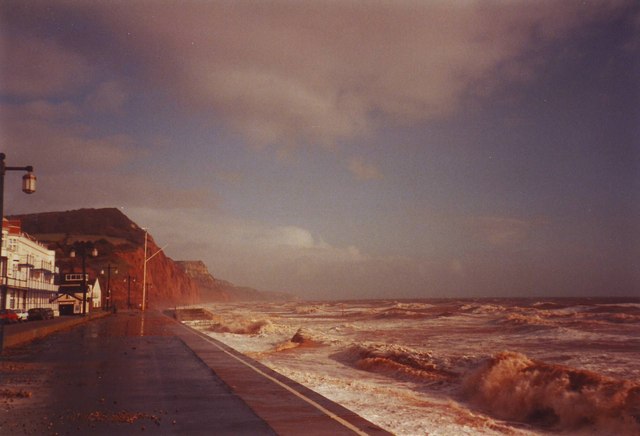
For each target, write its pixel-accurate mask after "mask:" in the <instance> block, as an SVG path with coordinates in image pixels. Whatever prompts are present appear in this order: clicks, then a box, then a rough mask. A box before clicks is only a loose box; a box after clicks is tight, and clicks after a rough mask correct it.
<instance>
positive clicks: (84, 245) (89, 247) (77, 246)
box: [69, 241, 98, 315]
mask: <svg viewBox="0 0 640 436" xmlns="http://www.w3.org/2000/svg"><path fill="white" fill-rule="evenodd" d="M76 254H78V255H80V257H81V258H82V315H86V314H87V265H86V261H87V256H89V255H90V256H92V257H96V256H97V255H98V249H97V248H96V247H95V246H94V245H93V242H91V241H76V242H74V243H73V245H72V248H71V253H69V255H70V256H71V257H76Z"/></svg>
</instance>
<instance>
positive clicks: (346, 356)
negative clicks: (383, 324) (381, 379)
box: [332, 344, 458, 383]
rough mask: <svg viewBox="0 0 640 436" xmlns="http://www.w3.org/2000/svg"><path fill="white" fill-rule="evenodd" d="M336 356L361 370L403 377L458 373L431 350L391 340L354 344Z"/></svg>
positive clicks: (428, 378)
mask: <svg viewBox="0 0 640 436" xmlns="http://www.w3.org/2000/svg"><path fill="white" fill-rule="evenodd" d="M332 357H333V358H334V359H336V360H339V361H342V362H344V363H347V364H349V365H352V366H354V367H356V368H358V369H361V370H365V371H369V372H375V373H381V374H384V375H387V376H390V377H394V378H398V379H402V380H407V379H408V380H412V381H417V382H426V383H434V382H435V383H442V382H446V381H451V380H453V379H455V378H456V377H457V376H458V374H457V373H455V372H453V371H449V370H447V369H446V364H445V363H444V362H439V361H438V359H437V358H435V357H434V356H433V355H432V354H431V353H428V352H419V351H416V350H412V349H410V348H407V347H401V346H394V345H388V344H368V345H353V346H351V347H349V348H348V349H346V350H345V351H342V352H339V353H336V354H334V355H333V356H332Z"/></svg>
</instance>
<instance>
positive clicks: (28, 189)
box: [0, 153, 36, 353]
mask: <svg viewBox="0 0 640 436" xmlns="http://www.w3.org/2000/svg"><path fill="white" fill-rule="evenodd" d="M5 158H6V155H5V154H4V153H0V221H2V222H3V221H4V175H5V173H6V172H7V171H26V172H27V174H25V175H24V176H23V177H22V191H23V192H24V193H25V194H33V193H34V192H36V176H34V175H33V167H32V166H31V165H29V166H26V167H8V166H6V164H5V162H4V159H5ZM3 227H4V225H3V224H0V269H1V271H0V280H2V282H1V283H0V309H6V307H5V306H6V304H7V285H6V282H7V281H6V275H7V266H6V265H5V263H4V262H3V261H2V228H3ZM3 346H4V323H2V322H0V353H1V352H2V348H3Z"/></svg>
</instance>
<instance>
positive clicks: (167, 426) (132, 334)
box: [0, 311, 387, 435]
mask: <svg viewBox="0 0 640 436" xmlns="http://www.w3.org/2000/svg"><path fill="white" fill-rule="evenodd" d="M141 432H152V434H154V435H155V434H188V435H198V434H208V435H212V434H215V435H227V434H228V435H245V434H246V435H272V434H281V435H289V434H290V435H299V434H305V435H314V434H317V435H325V434H327V435H328V434H331V435H340V434H345V435H346V434H351V435H352V434H387V433H386V432H384V431H383V430H381V429H379V428H378V427H376V426H375V425H373V424H371V423H369V422H368V421H365V420H364V419H362V418H360V417H359V416H357V415H355V414H353V413H352V412H350V411H348V410H347V409H344V408H343V407H341V406H339V405H337V404H335V403H332V402H331V401H329V400H327V399H326V398H324V397H321V396H320V395H318V394H316V393H314V392H312V391H310V390H308V389H306V388H304V387H302V386H301V385H298V384H296V383H295V382H292V381H291V380H288V379H286V378H285V377H283V376H281V375H279V374H277V373H275V372H273V371H271V370H269V369H268V368H266V367H264V366H262V365H261V364H259V363H257V362H255V361H252V360H251V359H248V358H246V357H245V356H242V355H240V354H238V353H236V352H235V351H233V350H231V349H229V348H228V347H226V346H224V345H223V344H220V343H218V342H216V341H214V340H211V339H209V338H206V337H203V336H202V335H199V334H197V333H196V332H194V331H192V330H191V329H188V328H187V327H184V326H182V325H181V324H179V323H177V322H175V321H173V320H172V319H170V318H169V317H167V316H165V315H163V314H161V313H159V312H153V311H147V312H144V313H141V312H138V311H135V312H134V311H132V312H119V313H117V314H113V315H109V316H106V317H102V318H99V319H94V320H91V321H89V322H86V323H83V324H81V325H78V326H75V327H73V328H72V329H69V330H67V331H63V332H58V333H55V334H52V335H49V336H48V337H46V338H43V339H38V340H35V341H32V342H30V343H28V344H25V345H22V346H17V347H12V348H9V349H6V350H5V352H4V354H3V358H2V361H1V362H0V434H38V435H40V434H51V435H55V434H58V435H64V434H82V435H87V434H91V435H94V434H95V435H100V434H109V435H113V434H118V435H122V434H140V433H141Z"/></svg>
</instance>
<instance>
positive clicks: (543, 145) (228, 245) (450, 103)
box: [0, 0, 640, 298]
mask: <svg viewBox="0 0 640 436" xmlns="http://www.w3.org/2000/svg"><path fill="white" fill-rule="evenodd" d="M0 8H1V9H0V10H1V13H0V20H1V21H0V37H1V40H0V41H1V45H0V49H1V52H0V54H1V59H0V148H1V149H2V150H0V151H4V152H5V153H6V154H7V164H8V165H13V166H17V165H33V166H34V167H35V169H36V175H37V177H38V182H39V185H38V192H37V193H35V194H34V195H31V196H27V195H24V194H22V193H21V192H20V189H19V183H20V175H19V174H16V173H7V176H6V182H5V185H6V186H5V212H6V213H7V214H10V213H31V212H41V211H60V210H69V209H77V208H83V207H119V208H121V209H122V211H123V212H124V213H125V214H126V215H127V216H129V217H130V218H131V219H133V220H134V221H136V222H137V223H138V224H139V225H140V226H142V227H149V228H150V232H151V234H152V235H153V236H154V238H155V239H156V241H157V242H158V244H160V245H164V244H169V245H168V247H167V248H166V252H167V254H168V255H169V256H171V257H172V258H174V259H176V260H183V259H184V260H187V259H201V260H203V261H204V262H205V263H206V264H207V266H208V267H209V269H210V271H211V272H212V274H214V276H216V277H218V278H222V279H226V280H230V281H232V282H234V283H236V284H239V285H246V286H252V287H255V288H258V289H262V290H277V291H288V292H291V293H294V294H296V295H299V296H300V297H301V298H363V297H372V298H377V297H388V298H396V297H397V298H401V297H447V296H452V297H458V296H472V297H476V296H572V295H576V296H592V295H612V296H616V295H617V296H620V295H636V296H637V295H639V294H640V129H639V126H640V63H639V59H640V14H639V10H640V8H639V6H638V2H636V1H634V0H628V1H627V0H619V1H618V0H610V1H588V0H587V1H571V0H563V1H557V0H549V1H544V0H535V1H534V0H531V1H526V0H521V1H506V0H505V1H490V0H478V1H473V0H468V1H466V0H465V1H462V0H459V1H455V0H449V1H444V0H443V1H435V0H434V1H426V0H425V1H401V0H396V1H349V0H338V1H330V0H323V1H304V0H296V1H258V0H255V1H231V0H230V1H204V0H202V1H195V0H193V1H184V0H183V1H177V0H176V1H168V0H167V1H162V0H158V1H151V0H149V1H142V0H138V1H135V0H134V1H131V0H127V1H102V2H101V1H95V0H94V1H28V0H16V1H6V0H0Z"/></svg>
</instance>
